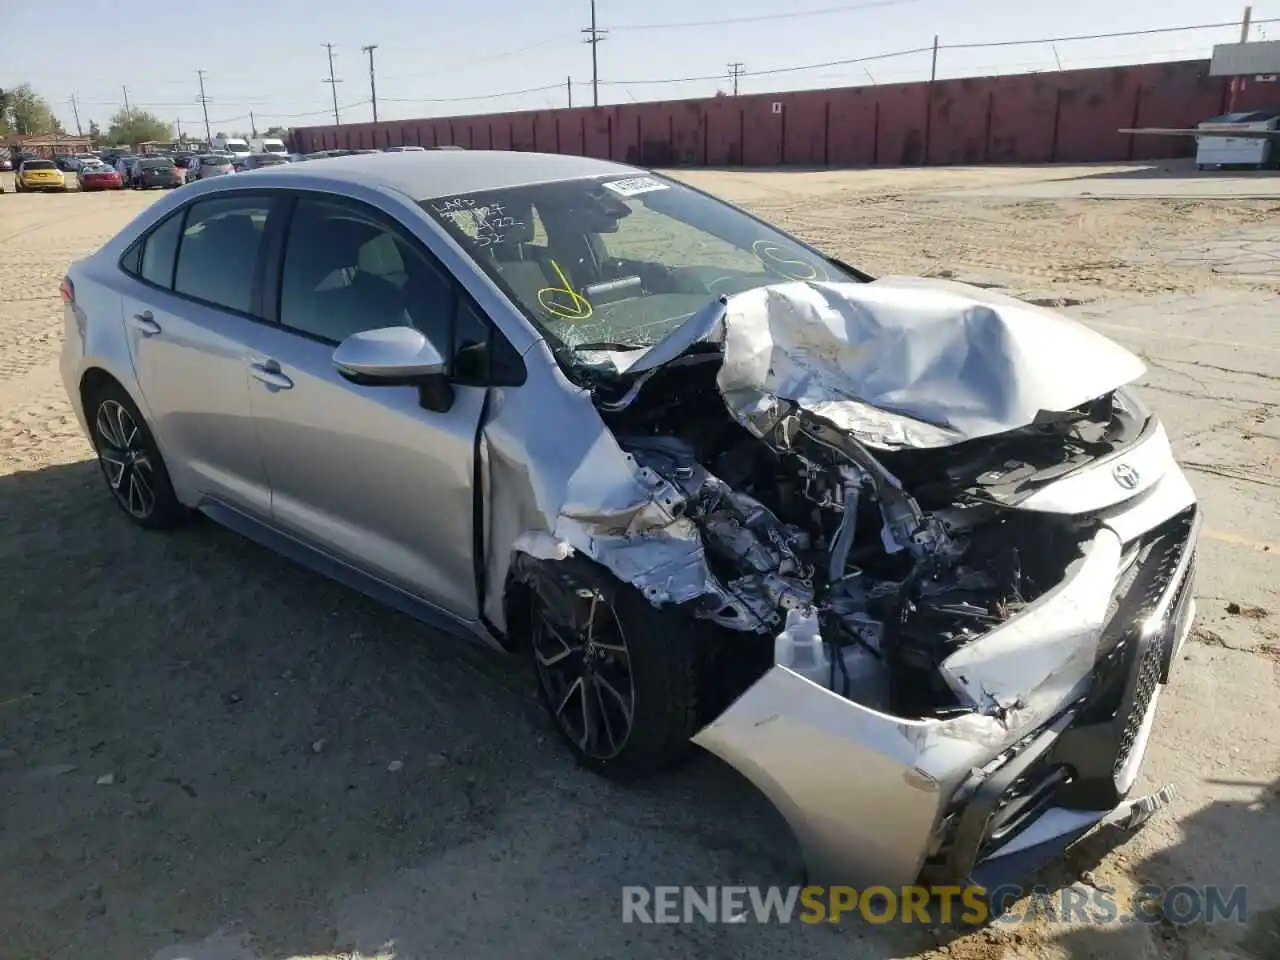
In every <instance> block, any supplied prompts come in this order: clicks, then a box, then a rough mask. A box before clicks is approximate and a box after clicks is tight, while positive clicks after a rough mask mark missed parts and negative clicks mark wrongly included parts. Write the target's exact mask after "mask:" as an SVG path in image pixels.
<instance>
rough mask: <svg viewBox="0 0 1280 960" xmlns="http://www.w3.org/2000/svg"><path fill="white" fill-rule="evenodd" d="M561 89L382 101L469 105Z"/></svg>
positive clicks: (554, 85)
mask: <svg viewBox="0 0 1280 960" xmlns="http://www.w3.org/2000/svg"><path fill="white" fill-rule="evenodd" d="M602 82H603V81H602ZM559 89H560V84H558V83H548V84H546V85H545V86H541V87H525V88H524V89H523V90H504V91H503V92H501V93H479V94H476V95H474V96H470V97H383V98H382V100H383V102H384V103H468V102H470V101H472V100H498V99H500V98H502V97H518V96H521V95H523V94H526V93H542V92H543V91H545V90H559Z"/></svg>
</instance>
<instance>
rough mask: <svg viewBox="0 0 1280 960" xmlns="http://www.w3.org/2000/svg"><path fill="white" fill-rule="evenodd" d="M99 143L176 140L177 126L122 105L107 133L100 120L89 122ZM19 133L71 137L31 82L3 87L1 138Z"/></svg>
mask: <svg viewBox="0 0 1280 960" xmlns="http://www.w3.org/2000/svg"><path fill="white" fill-rule="evenodd" d="M85 132H86V133H87V134H88V135H89V136H90V137H91V138H93V142H94V143H95V144H117V143H119V144H125V143H144V142H146V141H148V140H161V141H168V140H172V139H174V134H173V128H172V127H171V126H170V125H169V124H168V123H166V122H165V121H163V120H161V119H160V118H159V117H157V116H156V115H155V114H154V113H151V112H150V111H147V110H138V109H136V108H134V109H130V110H125V109H124V108H123V107H121V108H120V109H119V110H117V111H116V112H115V113H113V114H112V115H111V118H110V119H109V120H108V121H107V130H106V132H105V133H103V131H102V129H101V127H99V126H98V123H97V121H94V120H91V121H89V128H88V130H86V131H85ZM15 134H22V135H26V136H29V135H32V134H48V135H62V136H67V135H68V132H67V130H66V128H65V127H64V126H63V124H62V122H61V121H60V120H59V119H58V118H57V117H56V116H55V115H54V112H53V107H52V106H50V104H49V101H48V100H46V99H45V98H44V97H42V96H41V95H40V94H39V93H37V92H36V90H35V89H34V88H33V87H32V86H31V84H29V83H20V84H18V85H17V86H16V87H9V88H7V89H3V90H0V140H8V139H9V138H10V137H11V136H13V135H15Z"/></svg>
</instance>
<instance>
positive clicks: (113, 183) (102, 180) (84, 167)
mask: <svg viewBox="0 0 1280 960" xmlns="http://www.w3.org/2000/svg"><path fill="white" fill-rule="evenodd" d="M76 186H77V187H78V188H79V190H80V192H81V193H89V192H90V191H93V190H119V189H120V188H121V187H123V186H124V181H122V180H121V179H120V174H118V173H116V171H115V168H114V167H109V166H107V165H106V164H105V163H101V162H93V163H89V162H88V161H86V162H84V163H82V164H80V169H79V170H78V171H77V172H76Z"/></svg>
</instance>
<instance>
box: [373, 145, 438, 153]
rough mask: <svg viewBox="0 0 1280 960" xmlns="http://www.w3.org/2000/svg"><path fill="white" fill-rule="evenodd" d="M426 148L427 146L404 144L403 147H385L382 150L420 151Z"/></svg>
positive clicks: (385, 151)
mask: <svg viewBox="0 0 1280 960" xmlns="http://www.w3.org/2000/svg"><path fill="white" fill-rule="evenodd" d="M426 149H427V148H426V147H412V146H402V147H383V148H382V151H383V153H419V152H421V151H423V150H426Z"/></svg>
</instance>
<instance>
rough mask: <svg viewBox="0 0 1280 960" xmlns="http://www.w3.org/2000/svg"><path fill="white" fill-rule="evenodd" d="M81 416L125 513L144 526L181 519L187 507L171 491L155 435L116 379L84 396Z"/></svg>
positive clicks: (155, 527) (113, 495) (114, 496)
mask: <svg viewBox="0 0 1280 960" xmlns="http://www.w3.org/2000/svg"><path fill="white" fill-rule="evenodd" d="M85 418H86V419H87V420H88V423H89V430H90V439H91V440H92V441H93V449H94V452H95V453H97V455H98V466H99V467H100V468H101V469H102V478H103V480H104V481H105V482H106V484H107V489H108V491H109V492H110V493H111V498H112V499H113V500H114V501H115V502H116V505H117V506H118V507H120V509H121V510H122V511H124V514H125V516H127V517H128V518H129V519H130V520H132V521H133V522H134V523H136V524H137V525H138V526H140V527H145V528H146V529H148V530H164V529H167V528H169V527H173V526H177V525H178V524H179V523H181V522H182V520H184V519H185V517H186V513H187V511H186V508H185V507H183V505H182V504H181V503H180V502H179V501H178V497H177V495H176V494H175V493H174V492H173V484H172V483H171V482H170V480H169V471H168V469H167V468H166V467H165V464H164V458H163V457H161V455H160V449H159V447H158V446H157V445H156V441H155V437H154V436H152V433H151V430H150V428H149V427H148V426H147V422H146V420H145V419H143V416H142V414H141V413H140V412H139V411H138V407H137V405H136V404H135V403H134V402H133V399H132V398H131V397H130V396H129V394H128V393H127V392H126V391H125V389H124V388H123V387H121V386H120V385H119V384H118V383H115V382H114V381H110V382H108V383H105V384H103V385H102V386H100V387H98V388H97V389H96V390H94V391H93V393H92V394H91V395H90V396H88V397H86V402H85ZM148 492H149V494H150V496H149V497H148V496H147V494H148ZM148 501H149V502H148Z"/></svg>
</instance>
